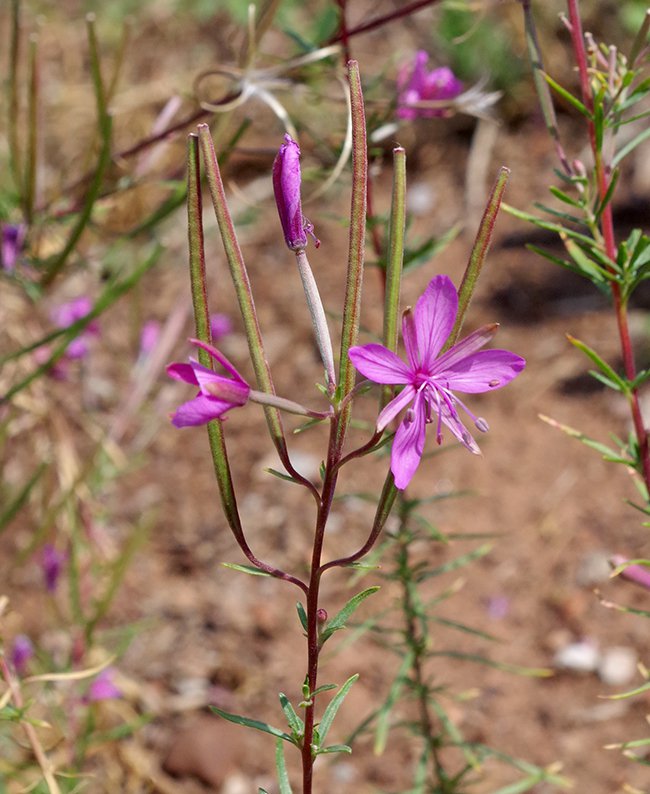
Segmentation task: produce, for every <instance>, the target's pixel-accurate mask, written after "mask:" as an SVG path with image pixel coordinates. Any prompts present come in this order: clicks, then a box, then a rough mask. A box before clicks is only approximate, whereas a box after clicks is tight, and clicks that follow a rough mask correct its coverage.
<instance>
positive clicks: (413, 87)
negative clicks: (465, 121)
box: [397, 50, 463, 119]
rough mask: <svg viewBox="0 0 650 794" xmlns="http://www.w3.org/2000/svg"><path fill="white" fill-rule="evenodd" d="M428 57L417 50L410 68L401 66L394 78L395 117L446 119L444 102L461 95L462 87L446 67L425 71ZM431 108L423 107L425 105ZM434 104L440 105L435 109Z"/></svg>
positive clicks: (409, 65)
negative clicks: (440, 117) (428, 103)
mask: <svg viewBox="0 0 650 794" xmlns="http://www.w3.org/2000/svg"><path fill="white" fill-rule="evenodd" d="M428 63H429V56H428V54H427V53H426V52H425V51H424V50H418V52H417V53H416V54H415V58H414V60H413V64H412V65H411V64H408V65H406V66H404V67H403V68H402V69H401V71H400V73H399V75H398V76H397V91H398V96H397V117H398V118H400V119H415V118H425V119H431V118H434V117H436V116H446V115H448V111H447V109H446V108H445V107H444V103H445V101H448V100H452V99H455V98H456V97H457V96H459V94H461V93H462V92H463V84H462V83H461V81H460V80H459V79H458V78H457V77H456V76H455V75H454V73H453V72H452V71H451V69H450V68H449V67H447V66H441V67H439V68H438V69H432V70H429V69H427V65H428ZM427 102H430V103H431V106H429V107H427V106H426V103H427ZM434 103H440V106H435V105H434Z"/></svg>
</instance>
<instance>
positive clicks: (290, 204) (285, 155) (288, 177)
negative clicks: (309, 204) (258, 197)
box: [273, 133, 320, 251]
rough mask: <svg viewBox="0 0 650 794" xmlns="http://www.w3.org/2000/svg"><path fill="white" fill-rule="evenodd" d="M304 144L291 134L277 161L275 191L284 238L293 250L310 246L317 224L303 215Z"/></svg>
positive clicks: (274, 181)
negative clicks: (302, 169) (297, 141)
mask: <svg viewBox="0 0 650 794" xmlns="http://www.w3.org/2000/svg"><path fill="white" fill-rule="evenodd" d="M300 182H301V176H300V147H299V146H298V144H297V143H296V142H295V141H294V139H293V138H292V137H291V135H289V134H288V133H287V134H286V135H285V136H284V143H283V144H282V146H280V150H279V151H278V153H277V155H276V157H275V160H274V161H273V192H274V193H275V203H276V205H277V207H278V215H279V216H280V223H281V224H282V231H283V232H284V239H285V242H286V243H287V245H288V246H289V248H290V249H291V250H292V251H300V250H302V249H303V248H306V247H307V234H310V235H311V236H312V237H313V238H314V243H315V245H316V247H317V248H318V246H319V245H320V242H319V241H318V239H317V238H316V237H315V236H314V227H313V225H312V224H311V223H310V222H309V221H308V220H307V219H306V218H305V217H304V215H303V214H302V203H301V199H300Z"/></svg>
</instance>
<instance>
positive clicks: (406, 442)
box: [350, 276, 526, 490]
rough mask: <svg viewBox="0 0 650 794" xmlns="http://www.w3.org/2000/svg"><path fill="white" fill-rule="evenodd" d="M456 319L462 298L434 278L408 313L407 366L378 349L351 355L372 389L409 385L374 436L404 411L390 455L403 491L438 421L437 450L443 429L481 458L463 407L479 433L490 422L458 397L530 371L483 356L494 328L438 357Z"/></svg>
mask: <svg viewBox="0 0 650 794" xmlns="http://www.w3.org/2000/svg"><path fill="white" fill-rule="evenodd" d="M457 313H458V295H457V293H456V289H455V288H454V285H453V283H452V281H451V279H450V278H448V277H447V276H436V277H435V278H434V279H432V281H431V282H430V283H429V286H428V287H427V288H426V290H425V291H424V294H423V295H422V296H421V297H420V298H419V300H418V302H417V303H416V305H415V310H414V311H411V310H410V309H407V311H405V312H404V319H403V325H402V334H403V337H404V345H405V347H406V355H407V362H404V361H402V359H400V358H399V356H397V355H396V354H395V353H393V352H392V351H390V350H388V349H387V348H386V347H384V346H383V345H379V344H369V345H360V346H357V347H352V348H350V359H351V360H352V363H353V364H354V366H355V367H356V368H357V369H358V370H359V372H360V373H361V374H362V375H364V376H365V377H366V378H369V379H370V380H372V381H374V382H375V383H382V384H390V385H396V386H397V385H400V386H401V385H403V386H404V389H403V390H402V391H401V392H400V393H399V394H398V395H397V397H395V398H394V399H393V400H391V401H390V402H389V403H388V405H387V406H386V407H385V408H384V409H383V411H382V412H381V413H380V414H379V417H378V419H377V430H380V431H381V430H384V428H386V427H387V426H388V424H389V423H390V422H391V421H392V420H393V419H394V418H395V417H396V416H397V414H398V413H399V412H400V411H401V410H403V409H404V408H407V411H406V414H405V416H404V419H403V420H402V422H401V424H400V426H399V427H398V429H397V432H396V433H395V438H394V440H393V448H392V453H391V471H392V472H393V475H394V477H395V485H396V487H397V488H399V489H400V490H401V489H403V488H406V486H407V485H408V484H409V482H410V481H411V478H412V477H413V475H414V474H415V470H416V469H417V467H418V465H419V464H420V459H421V457H422V452H423V450H424V439H425V427H426V425H427V424H429V423H432V422H434V421H435V422H436V439H437V441H438V443H439V444H440V443H441V442H442V425H443V424H445V425H447V427H448V428H449V429H450V430H451V432H452V433H453V434H454V436H456V438H457V439H458V440H459V441H460V442H461V444H463V445H464V446H465V447H467V449H469V450H470V452H474V453H479V452H480V450H479V448H478V445H477V443H476V441H475V440H474V439H473V438H472V436H471V435H470V433H469V432H468V431H467V429H466V428H465V426H464V425H463V423H462V421H461V419H460V417H459V415H458V407H460V408H462V409H463V410H464V411H465V413H466V414H467V415H468V416H469V417H470V418H471V419H472V420H473V422H474V424H475V425H476V427H477V428H478V429H479V430H481V431H486V430H487V429H488V426H487V422H486V421H485V419H481V418H478V417H476V416H474V414H473V413H472V412H471V411H470V410H469V409H468V408H467V407H466V406H465V404H464V403H463V402H462V401H461V400H459V398H458V397H457V396H456V395H455V394H454V391H459V392H464V393H467V394H475V393H478V392H485V391H492V390H493V389H499V388H501V387H502V386H505V385H506V384H507V383H509V382H510V381H511V380H512V379H513V378H515V377H516V376H517V375H518V374H519V373H520V372H521V371H522V370H523V368H524V367H525V365H526V362H525V361H524V359H523V358H521V357H520V356H517V355H515V354H514V353H510V352H509V351H507V350H482V351H480V348H482V347H483V346H484V345H485V344H486V343H487V342H488V341H489V340H490V339H491V338H492V337H493V336H494V334H495V333H496V330H497V327H498V326H497V324H492V325H486V326H484V327H483V328H479V329H478V330H477V331H474V333H472V334H470V335H469V336H468V337H466V338H465V339H463V340H462V341H460V342H458V343H457V344H455V345H454V346H453V347H451V348H449V350H447V351H446V352H445V353H443V354H442V355H440V351H441V350H442V348H443V346H444V344H445V342H446V341H447V339H448V338H449V334H450V333H451V331H452V328H453V326H454V322H455V320H456V315H457ZM477 351H480V352H477Z"/></svg>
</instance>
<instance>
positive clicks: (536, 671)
mask: <svg viewBox="0 0 650 794" xmlns="http://www.w3.org/2000/svg"><path fill="white" fill-rule="evenodd" d="M429 656H444V657H446V658H447V659H457V660H458V661H463V662H476V663H477V664H482V665H485V666H486V667H494V668H495V670H504V671H505V672H506V673H514V674H515V675H521V676H526V677H530V678H550V677H551V676H552V675H554V673H553V670H550V669H549V668H547V667H522V666H520V665H518V664H508V663H507V662H495V661H494V659H489V658H488V657H487V656H480V655H479V654H476V653H462V652H460V651H431V652H430V653H429Z"/></svg>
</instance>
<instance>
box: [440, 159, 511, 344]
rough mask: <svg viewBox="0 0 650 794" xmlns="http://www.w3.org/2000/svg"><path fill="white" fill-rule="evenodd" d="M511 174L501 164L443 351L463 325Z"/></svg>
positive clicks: (453, 340)
mask: <svg viewBox="0 0 650 794" xmlns="http://www.w3.org/2000/svg"><path fill="white" fill-rule="evenodd" d="M509 176H510V169H508V168H506V167H505V166H501V168H500V169H499V173H498V175H497V179H496V182H495V185H494V187H493V188H492V192H491V193H490V197H489V199H488V203H487V206H486V207H485V212H484V213H483V217H482V218H481V223H480V225H479V228H478V232H477V234H476V239H475V240H474V245H473V246H472V252H471V254H470V257H469V262H468V263H467V267H466V268H465V273H464V275H463V280H462V281H461V283H460V287H459V288H458V314H457V315H456V321H455V323H454V327H453V328H452V331H451V334H449V338H448V339H447V341H446V342H445V344H444V346H443V348H442V350H443V352H444V351H445V350H448V349H449V348H450V347H451V346H452V345H453V344H454V343H455V342H456V340H457V339H458V335H459V334H460V331H461V328H462V327H463V322H464V320H465V315H466V314H467V309H468V308H469V304H470V301H471V300H472V295H473V294H474V290H475V289H476V284H477V282H478V278H479V276H480V275H481V269H482V268H483V263H484V262H485V259H486V257H487V253H488V250H489V248H490V242H491V240H492V233H493V232H494V224H495V223H496V219H497V215H498V213H499V208H500V206H501V201H502V199H503V192H504V190H505V189H506V183H507V182H508V177H509Z"/></svg>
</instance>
